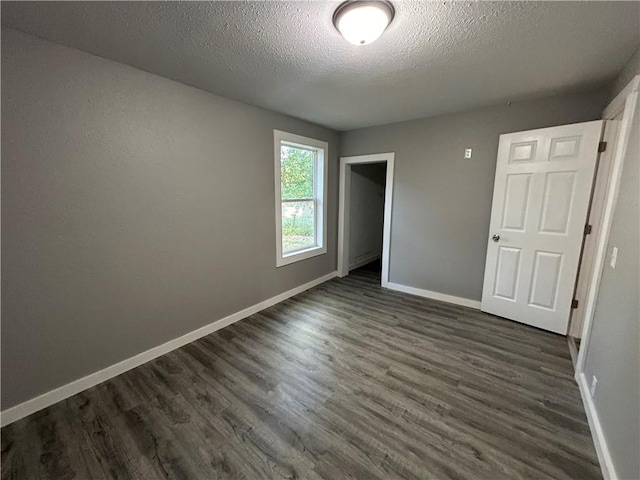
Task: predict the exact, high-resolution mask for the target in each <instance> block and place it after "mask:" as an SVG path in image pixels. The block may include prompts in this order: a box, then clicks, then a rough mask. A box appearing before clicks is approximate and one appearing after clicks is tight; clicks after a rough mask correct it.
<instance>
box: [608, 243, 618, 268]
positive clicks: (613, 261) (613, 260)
mask: <svg viewBox="0 0 640 480" xmlns="http://www.w3.org/2000/svg"><path fill="white" fill-rule="evenodd" d="M617 261H618V247H613V248H612V249H611V261H610V262H609V263H610V265H611V268H616V262H617Z"/></svg>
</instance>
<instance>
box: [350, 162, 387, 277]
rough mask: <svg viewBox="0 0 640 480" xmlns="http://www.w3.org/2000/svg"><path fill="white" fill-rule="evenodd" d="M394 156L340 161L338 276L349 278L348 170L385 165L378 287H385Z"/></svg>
mask: <svg viewBox="0 0 640 480" xmlns="http://www.w3.org/2000/svg"><path fill="white" fill-rule="evenodd" d="M395 156H396V154H395V153H394V152H388V153H375V154H372V155H356V156H353V157H340V203H339V209H338V276H339V277H346V276H347V275H349V229H350V225H349V223H350V222H349V206H350V205H351V166H352V165H362V164H367V163H386V164H387V178H386V183H385V187H384V226H383V235H382V286H383V287H387V286H388V285H389V254H390V251H391V207H392V202H393V170H394V169H393V164H394V160H395Z"/></svg>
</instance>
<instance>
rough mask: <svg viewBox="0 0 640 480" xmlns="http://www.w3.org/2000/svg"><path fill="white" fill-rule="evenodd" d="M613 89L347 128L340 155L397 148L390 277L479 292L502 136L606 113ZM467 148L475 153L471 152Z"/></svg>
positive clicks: (473, 295)
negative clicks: (467, 155)
mask: <svg viewBox="0 0 640 480" xmlns="http://www.w3.org/2000/svg"><path fill="white" fill-rule="evenodd" d="M606 93H607V92H606V91H597V92H593V93H587V94H581V95H565V96H558V97H550V98H542V99H537V100H532V101H527V102H514V103H513V104H512V105H511V106H507V105H500V106H494V107H489V108H482V109H478V110H473V111H468V112H464V113H455V114H451V115H443V116H439V117H433V118H427V119H422V120H414V121H410V122H403V123H395V124H391V125H384V126H380V127H372V128H364V129H360V130H353V131H349V132H344V133H342V135H341V149H340V154H341V155H362V154H370V153H380V152H395V154H396V156H395V183H394V199H393V221H392V230H391V258H390V270H389V274H390V281H391V282H395V283H399V284H402V285H408V286H411V287H415V288H420V289H424V290H430V291H434V292H438V293H444V294H449V295H455V296H459V297H463V298H468V299H473V300H480V298H481V296H482V282H483V274H484V263H485V256H486V248H487V242H488V235H489V219H490V216H491V198H492V194H493V181H494V174H495V164H496V156H497V151H498V137H499V136H500V134H502V133H508V132H517V131H521V130H530V129H534V128H542V127H550V126H554V125H562V124H568V123H577V122H585V121H589V120H596V119H598V118H600V116H601V113H602V109H603V106H604V102H605V98H606ZM465 148H472V149H473V158H471V159H470V160H464V158H463V154H464V149H465Z"/></svg>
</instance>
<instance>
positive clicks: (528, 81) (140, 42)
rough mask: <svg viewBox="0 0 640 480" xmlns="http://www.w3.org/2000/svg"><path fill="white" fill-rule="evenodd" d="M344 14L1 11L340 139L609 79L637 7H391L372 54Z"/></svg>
mask: <svg viewBox="0 0 640 480" xmlns="http://www.w3.org/2000/svg"><path fill="white" fill-rule="evenodd" d="M338 4H339V2H2V23H3V24H4V25H8V26H11V27H14V28H16V29H19V30H22V31H25V32H28V33H32V34H34V35H37V36H39V37H43V38H46V39H49V40H52V41H55V42H59V43H62V44H65V45H69V46H72V47H76V48H78V49H81V50H85V51H88V52H91V53H94V54H97V55H100V56H102V57H105V58H109V59H113V60H116V61H118V62H122V63H125V64H128V65H132V66H135V67H137V68H140V69H142V70H146V71H148V72H152V73H156V74H158V75H162V76H164V77H168V78H171V79H174V80H177V81H180V82H183V83H186V84H188V85H193V86H195V87H199V88H202V89H204V90H207V91H210V92H213V93H216V94H219V95H222V96H225V97H229V98H234V99H237V100H240V101H243V102H245V103H249V104H253V105H258V106H260V107H264V108H267V109H270V110H274V111H278V112H282V113H286V114H289V115H292V116H294V117H299V118H302V119H305V120H309V121H312V122H316V123H319V124H322V125H326V126H328V127H332V128H335V129H338V130H346V129H352V128H358V127H363V126H369V125H378V124H384V123H391V122H396V121H401V120H408V119H412V118H419V117H427V116H432V115H437V114H440V113H444V112H450V111H457V110H463V109H468V108H473V107H476V106H480V105H487V104H491V103H497V102H502V101H513V100H517V99H520V98H525V97H532V96H534V95H542V94H551V93H556V92H559V91H564V90H570V89H583V88H587V87H590V86H594V85H597V84H602V83H603V82H605V81H609V80H611V79H612V78H613V77H614V75H615V74H616V73H617V72H618V71H619V70H620V69H621V68H622V66H623V65H624V63H625V61H626V60H627V59H628V58H629V57H630V56H631V55H632V54H633V52H634V51H635V49H637V48H638V45H639V43H640V38H639V36H640V33H639V32H640V23H639V22H640V20H639V19H640V3H638V2H473V3H468V2H398V1H395V2H394V5H395V8H396V17H395V19H394V20H393V22H392V24H391V25H390V26H389V28H388V29H387V31H386V32H385V33H384V34H383V36H382V37H381V38H380V39H379V40H378V41H377V42H375V43H373V44H371V45H368V46H364V47H355V46H353V45H350V44H349V43H347V42H346V41H345V40H344V39H342V37H340V35H339V34H338V32H337V31H336V30H335V28H334V27H333V25H332V23H331V17H332V14H333V11H334V10H335V8H336V6H337V5H338Z"/></svg>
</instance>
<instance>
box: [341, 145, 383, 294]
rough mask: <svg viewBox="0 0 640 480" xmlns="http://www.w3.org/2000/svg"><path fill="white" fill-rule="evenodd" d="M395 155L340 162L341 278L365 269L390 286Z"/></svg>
mask: <svg viewBox="0 0 640 480" xmlns="http://www.w3.org/2000/svg"><path fill="white" fill-rule="evenodd" d="M394 157H395V154H394V153H382V154H374V155H358V156H353V157H343V158H341V159H340V204H339V213H338V276H340V277H345V276H346V275H348V274H349V272H350V271H351V270H354V269H357V268H364V269H367V270H370V271H377V272H379V274H380V283H381V285H382V286H383V287H386V286H387V285H388V283H389V252H390V241H391V210H392V200H393V166H394V165H393V164H394Z"/></svg>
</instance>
